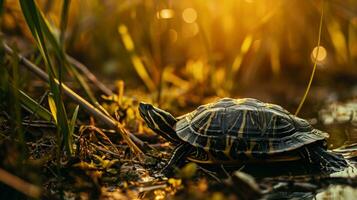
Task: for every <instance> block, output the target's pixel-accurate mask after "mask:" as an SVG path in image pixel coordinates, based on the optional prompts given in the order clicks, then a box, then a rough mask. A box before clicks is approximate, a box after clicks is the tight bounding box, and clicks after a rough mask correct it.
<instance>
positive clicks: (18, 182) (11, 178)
mask: <svg viewBox="0 0 357 200" xmlns="http://www.w3.org/2000/svg"><path fill="white" fill-rule="evenodd" d="M0 181H1V182H3V183H5V184H6V185H8V186H10V187H12V188H14V189H16V190H17V191H19V192H21V193H23V194H25V195H27V196H29V197H32V198H34V199H38V198H40V197H41V193H42V189H41V188H40V187H38V186H36V185H33V184H31V183H28V182H26V181H24V180H22V179H21V178H19V177H17V176H15V175H13V174H10V173H9V172H7V171H5V170H3V169H1V168H0Z"/></svg>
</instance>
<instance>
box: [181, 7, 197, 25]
mask: <svg viewBox="0 0 357 200" xmlns="http://www.w3.org/2000/svg"><path fill="white" fill-rule="evenodd" d="M182 19H183V21H185V22H186V23H194V22H195V21H196V19H197V12H196V10H195V9H193V8H186V9H185V10H184V11H183V12H182Z"/></svg>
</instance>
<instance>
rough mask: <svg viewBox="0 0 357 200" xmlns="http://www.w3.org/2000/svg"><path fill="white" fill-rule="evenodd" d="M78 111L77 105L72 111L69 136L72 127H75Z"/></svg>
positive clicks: (72, 130)
mask: <svg viewBox="0 0 357 200" xmlns="http://www.w3.org/2000/svg"><path fill="white" fill-rule="evenodd" d="M78 110H79V105H77V106H76V108H75V109H74V112H73V115H72V119H71V122H70V123H69V131H70V133H71V134H73V133H74V127H75V126H76V120H77V116H78Z"/></svg>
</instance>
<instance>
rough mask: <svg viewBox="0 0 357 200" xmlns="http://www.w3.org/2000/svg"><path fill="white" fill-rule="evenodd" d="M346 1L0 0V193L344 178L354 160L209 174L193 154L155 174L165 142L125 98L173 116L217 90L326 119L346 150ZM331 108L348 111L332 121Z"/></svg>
mask: <svg viewBox="0 0 357 200" xmlns="http://www.w3.org/2000/svg"><path fill="white" fill-rule="evenodd" d="M356 8H357V2H356V1H352V0H349V1H334V0H314V1H297V0H293V1H284V0H277V1H268V0H262V1H255V0H227V1H202V0H195V1H188V0H181V1H153V0H148V1H140V0H139V1H125V0H108V1H86V0H77V1H69V0H52V1H51V0H36V1H35V0H8V1H0V14H1V16H0V27H1V33H0V34H1V35H0V40H1V45H0V56H1V60H0V62H1V65H0V199H3V198H4V199H5V198H6V199H10V198H11V199H22V198H34V199H40V198H50V199H52V198H56V199H68V198H80V199H98V198H103V199H106V198H108V199H109V198H111V199H132V198H143V199H165V198H171V199H184V198H189V199H207V198H211V199H226V198H232V199H252V198H258V197H261V196H262V195H268V196H269V195H270V196H269V197H271V198H279V192H280V191H298V192H299V191H304V192H305V193H309V194H312V195H313V194H315V193H316V192H318V191H320V189H321V188H325V187H327V186H329V185H331V184H332V185H333V184H342V185H349V186H353V187H355V186H356V179H355V172H354V173H353V174H352V177H348V178H346V179H342V178H341V179H340V177H337V178H335V179H333V180H332V181H331V179H329V177H318V178H317V179H316V178H311V177H307V178H306V177H305V178H301V177H298V178H297V179H294V180H296V182H294V183H291V184H290V182H286V179H284V176H279V177H278V178H277V179H274V176H273V175H271V176H270V174H269V175H267V174H265V175H264V176H263V177H262V176H261V175H254V173H252V174H253V176H254V177H255V178H252V177H250V175H244V174H243V175H242V174H240V173H239V172H236V173H235V174H234V175H232V177H231V179H229V180H220V179H217V177H215V176H211V175H210V173H209V172H207V171H205V170H204V169H201V168H200V167H199V166H198V165H196V164H194V163H187V164H186V165H185V166H184V167H183V168H181V169H177V170H176V174H175V176H174V177H168V178H166V177H161V176H156V175H157V172H158V171H159V170H160V169H161V168H162V167H163V166H164V164H165V163H166V162H167V159H168V158H169V155H170V154H171V152H172V149H173V147H174V146H173V145H172V144H170V143H168V142H167V141H165V140H164V139H162V138H161V137H159V136H158V135H157V134H155V133H153V132H152V130H150V129H149V128H148V127H147V126H146V124H145V122H144V121H143V119H142V118H141V117H140V114H139V112H138V104H139V102H140V101H145V102H149V103H153V104H155V105H157V106H159V107H161V108H163V109H165V110H169V111H171V112H172V113H174V114H175V115H176V116H180V115H182V114H185V113H187V112H189V111H191V110H193V109H195V108H196V107H197V106H198V105H201V104H204V103H208V102H211V101H213V100H214V99H218V98H220V97H233V98H243V97H252V98H257V99H260V100H262V101H266V102H272V103H275V104H279V105H281V106H283V107H284V108H286V109H287V110H289V111H290V112H292V113H295V114H296V115H299V117H302V118H306V119H309V121H310V122H311V123H313V124H314V126H317V127H319V128H321V129H323V130H326V131H328V132H329V133H330V139H329V140H328V142H329V148H331V149H332V148H338V147H341V146H343V147H346V145H348V147H347V148H346V149H347V150H346V149H341V148H340V149H339V151H341V152H343V153H346V154H348V157H349V158H350V159H352V160H353V159H354V158H355V156H356V155H357V154H356V151H355V146H354V144H355V142H356V137H355V134H357V133H356V129H355V122H356V120H357V117H356V116H357V115H355V114H353V113H357V106H356V105H357V102H356V101H355V100H356V98H357V93H356V86H357V81H356V80H357V78H356V77H357V70H356V63H357V45H355V44H356V42H357V9H356ZM344 101H348V104H347V103H346V104H345V105H348V106H345V107H344V106H341V107H343V109H337V106H333V108H336V109H333V108H331V105H340V104H343V103H341V102H344ZM350 105H352V106H350ZM322 108H324V109H322ZM339 108H340V107H339ZM320 110H321V111H320ZM341 110H342V111H341ZM319 111H320V112H319ZM341 112H342V114H341ZM331 113H332V114H331ZM346 113H349V114H346ZM351 113H352V114H351ZM330 115H331V116H330ZM340 116H350V118H348V120H345V121H344V122H343V123H340V121H339V120H335V121H336V123H335V124H334V123H333V122H335V121H334V117H335V118H337V117H340ZM329 119H332V121H331V120H330V121H329V122H331V123H325V122H326V121H328V120H329ZM344 119H345V118H344ZM337 122H338V123H337ZM351 127H352V128H351ZM272 171H274V169H273V170H272ZM259 173H260V172H258V174H259ZM242 180H243V182H242ZM247 180H249V181H247ZM316 180H321V181H320V182H318V181H316ZM284 181H285V182H284ZM248 182H249V183H252V184H253V186H252V184H247V186H246V187H247V188H248V189H246V190H245V189H244V188H243V186H242V187H240V188H237V186H236V185H237V184H238V185H244V184H245V183H248ZM336 182H337V183H336ZM278 183H279V184H280V186H279V187H274V186H276V185H278ZM282 183H284V184H285V183H286V184H290V185H288V186H289V187H288V186H286V188H284V187H282V186H281V185H282ZM307 184H314V188H311V187H310V188H309V187H307V186H306V185H307ZM244 186H245V185H244ZM303 186H304V187H303ZM242 188H243V189H242ZM306 188H309V191H306V190H307V189H306ZM248 190H249V191H250V192H247V191H248ZM245 192H247V193H246V194H243V193H245ZM305 193H304V194H305ZM355 193H356V191H355V190H352V191H348V194H355ZM280 197H281V196H280Z"/></svg>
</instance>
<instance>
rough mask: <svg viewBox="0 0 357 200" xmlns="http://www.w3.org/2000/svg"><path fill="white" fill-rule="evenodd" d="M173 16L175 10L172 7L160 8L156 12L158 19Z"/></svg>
mask: <svg viewBox="0 0 357 200" xmlns="http://www.w3.org/2000/svg"><path fill="white" fill-rule="evenodd" d="M174 16H175V11H174V10H172V9H162V10H160V11H158V12H157V18H158V19H171V18H173V17H174Z"/></svg>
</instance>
